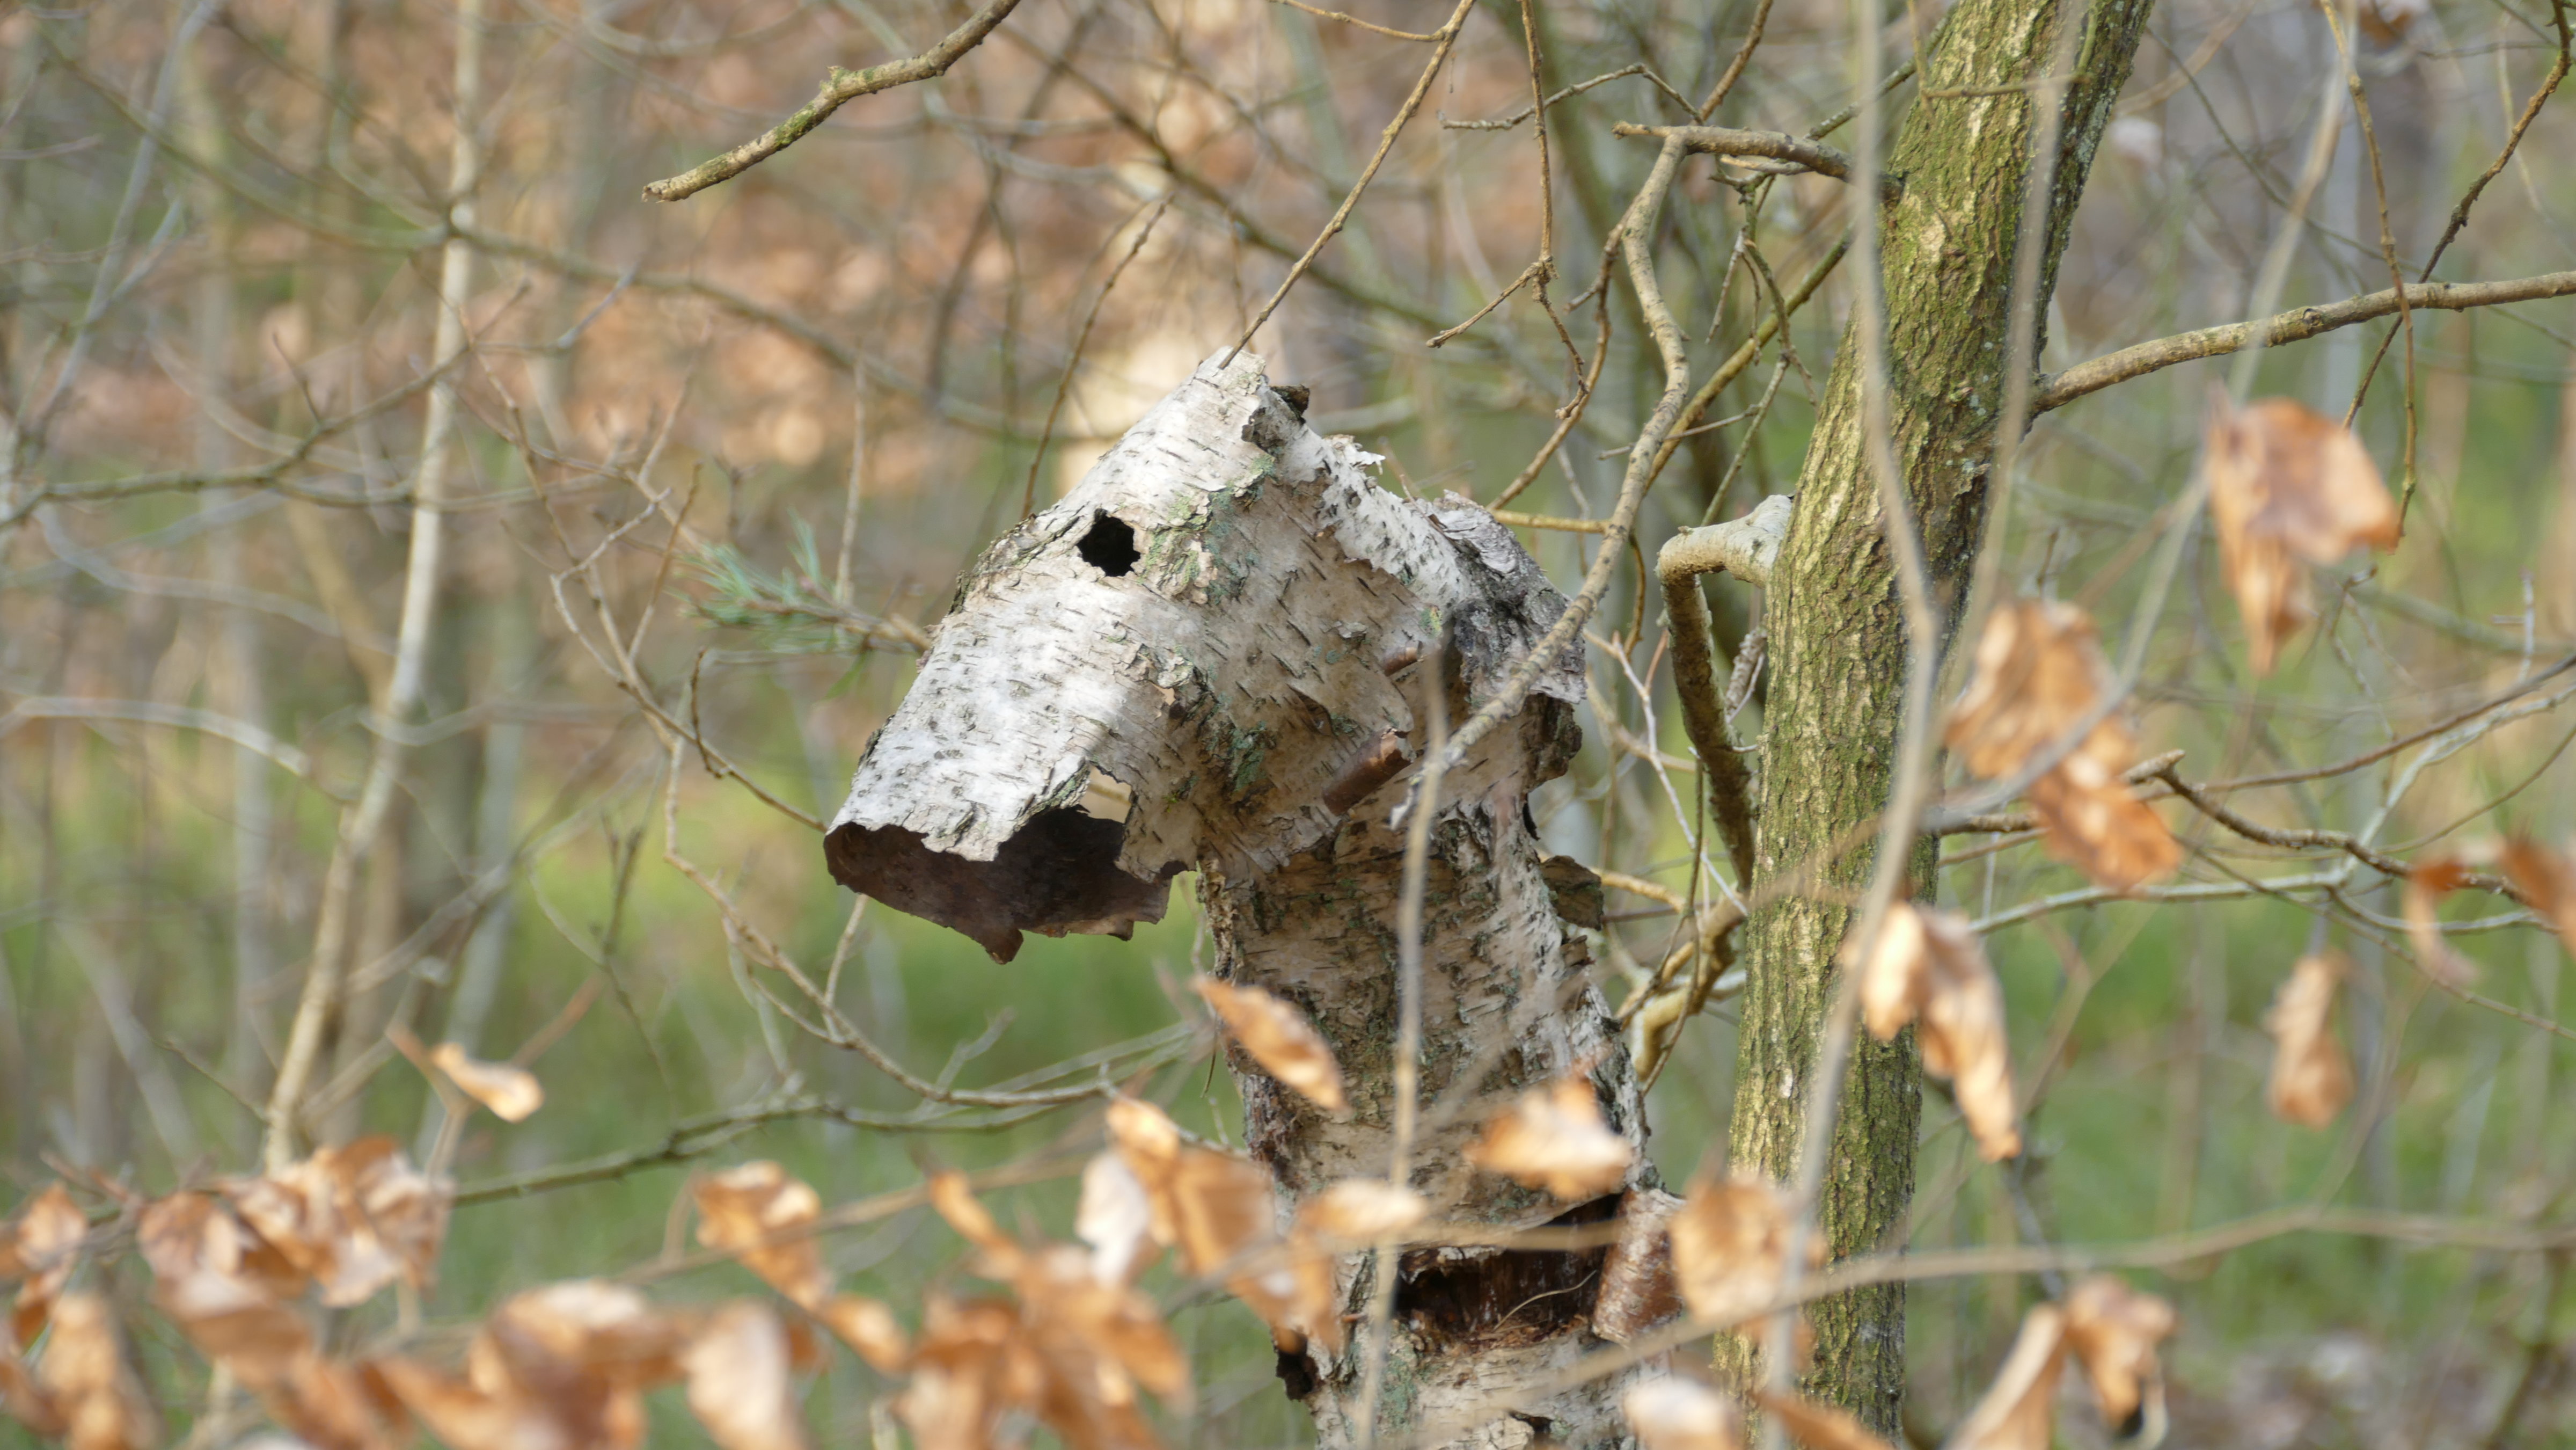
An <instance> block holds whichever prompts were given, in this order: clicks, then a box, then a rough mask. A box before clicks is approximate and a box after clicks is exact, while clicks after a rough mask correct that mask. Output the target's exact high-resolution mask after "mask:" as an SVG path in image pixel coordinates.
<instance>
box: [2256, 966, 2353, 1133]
mask: <svg viewBox="0 0 2576 1450" xmlns="http://www.w3.org/2000/svg"><path fill="white" fill-rule="evenodd" d="M2345 970H2346V968H2345V965H2344V960H2343V957H2342V955H2341V954H2340V953H2336V952H2322V953H2319V954H2317V955H2314V956H2306V957H2301V958H2299V960H2298V964H2297V965H2295V966H2293V967H2291V968H2290V975H2289V977H2288V978H2287V979H2286V980H2284V981H2283V982H2282V983H2281V990H2280V991H2279V992H2278V993H2276V994H2274V996H2273V998H2272V1006H2271V1008H2270V1010H2268V1011H2266V1012H2265V1013H2264V1014H2263V1030H2264V1031H2265V1032H2268V1033H2270V1034H2271V1035H2272V1075H2271V1078H2270V1080H2269V1081H2268V1082H2267V1083H2265V1085H2264V1097H2265V1100H2266V1101H2267V1102H2269V1103H2270V1104H2271V1107H2272V1113H2273V1116H2275V1117H2278V1118H2280V1119H2281V1120H2282V1121H2284V1122H2290V1123H2296V1124H2298V1125H2299V1126H2301V1127H2303V1128H2322V1127H2324V1126H2325V1125H2327V1124H2328V1123H2331V1122H2333V1121H2334V1120H2335V1115H2336V1114H2338V1113H2341V1112H2342V1111H2343V1108H2344V1104H2346V1103H2348V1102H2350V1101H2352V1059H2351V1056H2350V1055H2349V1054H2347V1053H2346V1052H2345V1051H2344V1046H2343V1043H2342V1042H2341V1041H2340V1040H2339V1039H2337V1038H2336V1036H2335V1034H2334V1004H2335V990H2336V987H2337V985H2338V984H2339V983H2340V982H2341V981H2342V980H2343V975H2344V972H2345Z"/></svg>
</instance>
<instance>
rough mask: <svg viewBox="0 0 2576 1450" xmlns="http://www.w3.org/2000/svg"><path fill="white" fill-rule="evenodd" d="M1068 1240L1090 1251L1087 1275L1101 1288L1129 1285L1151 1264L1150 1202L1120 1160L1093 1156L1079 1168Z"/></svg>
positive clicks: (1112, 1156) (1139, 1181)
mask: <svg viewBox="0 0 2576 1450" xmlns="http://www.w3.org/2000/svg"><path fill="white" fill-rule="evenodd" d="M1073 1236H1074V1237H1075V1238H1078V1239H1080V1240H1082V1241H1083V1242H1084V1243H1086V1244H1089V1245H1090V1246H1091V1271H1092V1273H1093V1274H1095V1275H1097V1276H1098V1277H1099V1279H1100V1282H1102V1283H1104V1284H1126V1283H1132V1282H1134V1281H1135V1278H1136V1276H1137V1275H1138V1274H1141V1273H1143V1272H1144V1271H1145V1266H1146V1265H1148V1264H1150V1263H1152V1262H1153V1257H1154V1253H1155V1246H1154V1204H1153V1200H1152V1198H1151V1196H1150V1195H1148V1194H1147V1193H1146V1192H1145V1184H1144V1180H1142V1179H1140V1178H1138V1177H1137V1176H1136V1170H1135V1169H1133V1168H1130V1167H1128V1166H1127V1160H1126V1159H1125V1158H1122V1157H1120V1156H1119V1155H1118V1154H1116V1153H1098V1154H1094V1155H1093V1156H1092V1159H1091V1161H1090V1162H1088V1163H1085V1164H1084V1165H1082V1199H1081V1202H1080V1203H1079V1204H1078V1205H1077V1206H1076V1208H1075V1209H1074V1214H1073Z"/></svg>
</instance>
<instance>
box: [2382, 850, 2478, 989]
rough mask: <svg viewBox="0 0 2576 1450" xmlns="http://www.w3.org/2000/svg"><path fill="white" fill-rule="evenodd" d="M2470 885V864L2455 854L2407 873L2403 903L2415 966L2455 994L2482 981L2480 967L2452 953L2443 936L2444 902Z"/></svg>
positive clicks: (2423, 862) (2433, 859)
mask: <svg viewBox="0 0 2576 1450" xmlns="http://www.w3.org/2000/svg"><path fill="white" fill-rule="evenodd" d="M2468 882H2469V868H2468V862H2467V861H2466V860H2465V859H2463V858H2462V857H2461V856H2460V855H2458V854H2455V853H2448V852H2446V853H2443V854H2440V855H2435V856H2428V857H2425V858H2423V859H2422V860H2419V861H2417V862H2415V863H2414V864H2413V865H2412V866H2410V867H2408V868H2407V871H2406V889H2405V891H2404V892H2403V893H2402V894H2401V895H2400V897H2399V903H2400V906H2401V908H2402V910H2403V911H2404V913H2405V916H2406V936H2407V940H2408V941H2409V942H2411V943H2412V944H2413V945H2414V948H2415V965H2416V966H2417V967H2419V968H2421V969H2422V970H2423V972H2424V975H2426V976H2428V977H2431V978H2432V979H2433V980H2434V981H2436V982H2439V983H2441V984H2442V985H2444V986H2446V987H2449V988H2451V989H2452V990H2454V991H2461V990H2465V989H2467V988H2468V987H2469V985H2470V984H2472V983H2474V982H2475V981H2477V979H2478V969H2477V965H2476V964H2475V963H2473V962H2471V961H2470V960H2469V959H2468V958H2466V957H2464V956H2461V955H2460V954H2459V953H2458V952H2456V951H2453V950H2452V949H2451V944H2450V942H2449V941H2447V940H2446V939H2444V937H2443V935H2442V923H2441V918H2440V916H2439V915H2438V912H2439V911H2440V908H2441V904H2442V898H2443V897H2445V896H2448V895H2450V894H2451V893H2452V892H2454V891H2457V890H2459V889H2460V888H2461V887H2463V886H2466V885H2467V884H2468Z"/></svg>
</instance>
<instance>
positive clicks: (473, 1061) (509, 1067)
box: [429, 1042, 546, 1123]
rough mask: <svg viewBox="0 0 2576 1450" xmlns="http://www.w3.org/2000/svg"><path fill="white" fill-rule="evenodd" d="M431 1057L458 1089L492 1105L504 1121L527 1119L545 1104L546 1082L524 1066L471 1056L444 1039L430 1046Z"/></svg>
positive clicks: (493, 1113)
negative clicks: (432, 1046) (487, 1060)
mask: <svg viewBox="0 0 2576 1450" xmlns="http://www.w3.org/2000/svg"><path fill="white" fill-rule="evenodd" d="M429 1060H430V1061H431V1062H434V1063H436V1064H438V1070H439V1071H440V1072H443V1073H445V1074H447V1080H448V1081H449V1082H452V1083H454V1084H456V1089H457V1091H459V1092H461V1093H463V1094H465V1095H466V1096H467V1097H469V1098H472V1099H473V1100H474V1101H476V1102H478V1103H481V1104H482V1105H483V1106H485V1107H486V1108H489V1109H491V1110H492V1116H494V1117H496V1118H499V1119H500V1120H501V1121H502V1122H505V1123H516V1122H522V1121H525V1120H526V1118H527V1117H528V1115H529V1114H531V1113H533V1112H535V1111H536V1110H537V1109H539V1108H542V1107H544V1106H545V1105H546V1090H545V1088H544V1086H543V1085H542V1084H540V1083H539V1082H538V1081H537V1075H536V1074H535V1073H533V1072H530V1071H528V1070H527V1069H526V1068H524V1067H518V1066H514V1065H513V1064H510V1063H506V1062H485V1061H483V1060H482V1059H480V1058H476V1057H468V1056H467V1055H466V1053H465V1049H464V1048H462V1047H460V1046H458V1045H457V1044H455V1043H453V1042H442V1043H440V1044H438V1046H436V1047H434V1048H432V1049H430V1054H429Z"/></svg>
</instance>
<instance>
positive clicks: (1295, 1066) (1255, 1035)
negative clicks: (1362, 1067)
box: [1190, 977, 1350, 1114]
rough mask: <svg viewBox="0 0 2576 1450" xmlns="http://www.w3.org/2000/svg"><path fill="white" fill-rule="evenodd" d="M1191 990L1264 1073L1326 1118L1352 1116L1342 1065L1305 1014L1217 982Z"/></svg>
mask: <svg viewBox="0 0 2576 1450" xmlns="http://www.w3.org/2000/svg"><path fill="white" fill-rule="evenodd" d="M1190 989H1191V990H1192V991H1195V992H1197V993H1198V994H1199V996H1200V997H1201V998H1202V999H1204V1000H1205V1001H1206V1002H1207V1004H1208V1006H1209V1007H1211V1008H1213V1009H1214V1010H1215V1012H1216V1015H1217V1016H1218V1018H1220V1019H1221V1020H1222V1021H1224V1023H1225V1030H1226V1031H1228V1032H1230V1033H1232V1034H1234V1040H1235V1041H1236V1042H1237V1043H1239V1044H1241V1045H1242V1047H1243V1050H1244V1051H1245V1052H1247V1053H1249V1054H1251V1056H1252V1060H1253V1061H1255V1062H1257V1063H1259V1064H1261V1070H1262V1071H1263V1072H1266V1073H1268V1074H1270V1075H1271V1076H1272V1077H1275V1078H1277V1079H1279V1080H1280V1081H1281V1082H1283V1083H1286V1084H1287V1085H1288V1086H1290V1087H1292V1088H1295V1089H1296V1090H1297V1091H1298V1092H1300V1093H1302V1094H1304V1095H1305V1097H1306V1100H1307V1101H1309V1102H1311V1103H1313V1104H1314V1105H1315V1106H1317V1107H1319V1108H1322V1109H1323V1110H1324V1111H1326V1112H1328V1113H1334V1114H1341V1113H1346V1112H1348V1111H1350V1100H1349V1098H1348V1097H1346V1096H1345V1095H1344V1094H1343V1091H1342V1065H1341V1063H1339V1062H1338V1061H1336V1060H1334V1057H1333V1049H1332V1047H1331V1045H1330V1044H1328V1043H1326V1042H1325V1041H1324V1035H1323V1034H1322V1033H1320V1032H1317V1031H1316V1030H1315V1024H1314V1023H1312V1022H1310V1021H1308V1020H1307V1018H1306V1014H1305V1013H1303V1012H1300V1011H1298V1010H1297V1008H1296V1007H1295V1006H1293V1005H1292V1004H1290V1003H1288V1002H1285V1001H1283V1000H1281V999H1280V998H1278V997H1276V996H1273V995H1272V994H1270V993H1269V992H1266V991H1263V990H1262V989H1261V988H1259V987H1252V986H1237V985H1235V984H1233V983H1231V982H1220V981H1218V980H1216V979H1215V978H1213V977H1197V978H1193V979H1192V980H1191V982H1190Z"/></svg>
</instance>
